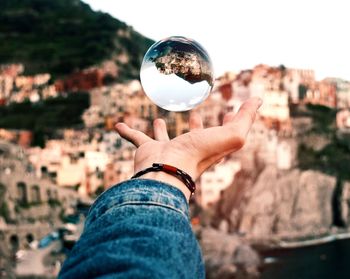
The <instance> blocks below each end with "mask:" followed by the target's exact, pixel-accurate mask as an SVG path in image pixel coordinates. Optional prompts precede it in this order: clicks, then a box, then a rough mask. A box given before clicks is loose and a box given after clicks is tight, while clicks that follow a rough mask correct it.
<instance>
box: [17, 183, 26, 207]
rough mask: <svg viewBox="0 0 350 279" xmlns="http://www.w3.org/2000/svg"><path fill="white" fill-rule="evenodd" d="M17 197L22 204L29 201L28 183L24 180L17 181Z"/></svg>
mask: <svg viewBox="0 0 350 279" xmlns="http://www.w3.org/2000/svg"><path fill="white" fill-rule="evenodd" d="M17 197H18V198H17V200H18V202H19V203H20V204H26V203H27V202H28V197H27V189H26V184H25V183H23V182H18V183H17Z"/></svg>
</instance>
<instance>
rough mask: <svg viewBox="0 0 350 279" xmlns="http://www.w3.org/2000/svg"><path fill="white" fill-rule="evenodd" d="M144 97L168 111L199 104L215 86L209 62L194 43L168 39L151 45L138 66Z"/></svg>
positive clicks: (207, 57)
mask: <svg viewBox="0 0 350 279" xmlns="http://www.w3.org/2000/svg"><path fill="white" fill-rule="evenodd" d="M140 77H141V83H142V87H143V89H144V91H145V93H146V95H147V96H148V97H149V98H150V99H151V100H152V101H153V102H154V103H155V104H156V105H158V106H160V107H161V108H163V109H166V110H170V111H187V110H190V109H192V108H194V107H195V106H197V105H199V104H200V103H202V102H203V101H204V100H205V99H206V98H207V97H208V95H209V93H210V90H211V89H212V87H213V83H214V73H213V66H212V63H211V60H210V58H209V55H208V53H207V52H206V51H205V49H204V48H203V47H202V46H201V45H200V44H198V43H197V42H196V41H194V40H191V39H188V38H185V37H178V36H176V37H169V38H166V39H164V40H161V41H159V42H157V43H155V44H153V45H152V46H151V47H150V48H149V50H148V51H147V53H146V54H145V57H144V58H143V62H142V66H141V73H140Z"/></svg>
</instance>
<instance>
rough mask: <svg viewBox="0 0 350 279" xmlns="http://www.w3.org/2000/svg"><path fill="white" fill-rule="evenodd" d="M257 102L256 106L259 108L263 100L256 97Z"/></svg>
mask: <svg viewBox="0 0 350 279" xmlns="http://www.w3.org/2000/svg"><path fill="white" fill-rule="evenodd" d="M257 102H258V106H259V107H261V105H262V103H263V100H262V99H261V98H260V97H257Z"/></svg>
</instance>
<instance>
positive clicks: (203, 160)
mask: <svg viewBox="0 0 350 279" xmlns="http://www.w3.org/2000/svg"><path fill="white" fill-rule="evenodd" d="M261 104H262V101H261V99H260V98H250V99H249V100H247V101H246V102H244V103H243V104H242V106H241V108H240V109H239V111H238V112H237V114H234V113H233V112H229V113H227V114H226V115H225V116H224V119H223V125H222V126H217V127H210V128H206V129H205V128H203V123H202V119H201V117H200V115H199V114H198V113H194V112H193V113H191V115H190V120H189V126H190V132H188V133H185V134H182V135H180V136H177V137H176V138H174V139H171V140H170V139H169V136H168V132H167V128H166V123H165V121H164V120H163V119H156V120H155V121H154V123H153V126H154V138H155V139H152V138H150V137H149V136H147V135H145V134H144V133H142V132H140V131H137V130H134V129H131V128H129V127H128V126H127V125H126V124H124V123H118V124H117V125H116V130H117V132H118V133H119V134H120V136H121V137H123V138H124V139H126V140H128V141H130V142H132V143H133V144H134V145H135V146H136V147H137V150H136V154H135V158H134V171H135V173H137V172H138V171H140V170H143V169H145V168H148V167H150V166H152V164H153V163H163V164H168V165H172V166H174V167H177V168H179V169H181V170H183V171H185V172H187V173H188V174H189V175H190V176H191V177H192V179H193V180H197V179H198V178H199V176H200V175H201V174H202V173H203V172H204V171H205V170H206V169H208V168H209V167H210V166H212V165H214V164H215V163H217V162H218V161H220V160H221V159H222V158H223V157H225V156H226V155H228V154H230V153H232V152H234V151H237V150H238V149H240V148H241V147H242V146H243V145H244V142H245V139H246V136H247V134H248V132H249V130H250V127H251V125H252V124H253V122H254V119H255V116H256V111H257V110H258V108H259V107H260V106H261ZM142 177H143V178H152V179H156V180H160V181H163V182H167V183H169V184H172V185H174V186H175V187H177V188H179V189H180V190H181V191H182V192H183V193H184V194H185V196H186V197H187V198H189V196H190V191H189V190H188V189H187V188H186V187H185V185H184V184H183V183H182V182H181V181H180V180H178V179H177V178H175V177H173V176H171V175H169V174H166V173H162V172H159V173H158V172H157V173H147V174H145V175H143V176H142Z"/></svg>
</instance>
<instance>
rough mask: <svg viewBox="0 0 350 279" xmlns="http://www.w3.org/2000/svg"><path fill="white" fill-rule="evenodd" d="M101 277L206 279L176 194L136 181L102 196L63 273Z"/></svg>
mask: <svg viewBox="0 0 350 279" xmlns="http://www.w3.org/2000/svg"><path fill="white" fill-rule="evenodd" d="M175 179H176V178H175ZM98 276H111V277H113V278H140V277H143V278H204V268H203V263H202V258H201V253H200V250H199V246H198V243H197V241H196V239H195V237H194V235H193V233H192V230H191V226H190V223H189V219H188V204H187V201H186V198H185V197H184V196H183V194H182V193H181V192H180V191H179V190H178V189H176V188H174V187H172V186H169V185H166V184H164V183H161V182H157V181H154V180H147V179H136V180H129V181H127V182H125V183H122V184H120V185H116V186H114V187H113V188H111V189H109V190H108V191H106V192H105V193H104V194H102V196H101V197H100V198H99V199H98V200H97V201H96V202H95V204H94V205H93V206H92V208H91V210H90V213H89V215H88V218H87V220H86V225H85V229H84V233H83V234H82V236H81V238H80V240H79V241H78V243H77V244H76V245H75V247H74V248H73V251H72V252H71V254H70V255H69V257H68V259H67V260H66V262H65V264H64V266H63V268H62V271H61V274H60V277H61V278H91V277H98Z"/></svg>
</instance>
